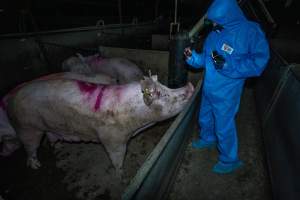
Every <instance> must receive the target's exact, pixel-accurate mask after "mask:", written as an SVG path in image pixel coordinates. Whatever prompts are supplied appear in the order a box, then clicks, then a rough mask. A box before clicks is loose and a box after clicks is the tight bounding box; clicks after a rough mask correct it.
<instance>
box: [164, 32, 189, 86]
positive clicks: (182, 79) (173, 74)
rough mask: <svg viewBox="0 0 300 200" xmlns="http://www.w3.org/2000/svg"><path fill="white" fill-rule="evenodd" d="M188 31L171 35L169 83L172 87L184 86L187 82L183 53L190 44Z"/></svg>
mask: <svg viewBox="0 0 300 200" xmlns="http://www.w3.org/2000/svg"><path fill="white" fill-rule="evenodd" d="M188 36H189V34H188V32H186V31H184V32H179V33H177V34H176V35H175V36H173V37H171V41H170V55H169V70H168V71H169V72H168V85H169V87H170V88H178V87H182V86H184V85H185V84H186V82H187V75H188V73H187V67H186V63H185V59H184V55H183V50H184V48H186V47H187V46H189V37H188Z"/></svg>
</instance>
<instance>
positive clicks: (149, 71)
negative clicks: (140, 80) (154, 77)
mask: <svg viewBox="0 0 300 200" xmlns="http://www.w3.org/2000/svg"><path fill="white" fill-rule="evenodd" d="M148 74H149V77H150V78H151V69H149V70H148Z"/></svg>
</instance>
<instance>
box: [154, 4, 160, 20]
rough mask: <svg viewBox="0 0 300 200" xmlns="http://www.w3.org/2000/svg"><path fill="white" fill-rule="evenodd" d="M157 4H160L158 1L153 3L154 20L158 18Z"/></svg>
mask: <svg viewBox="0 0 300 200" xmlns="http://www.w3.org/2000/svg"><path fill="white" fill-rule="evenodd" d="M159 3H160V0H156V2H155V8H154V9H155V10H154V18H155V19H156V18H157V17H158V8H159Z"/></svg>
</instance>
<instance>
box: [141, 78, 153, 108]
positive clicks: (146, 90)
mask: <svg viewBox="0 0 300 200" xmlns="http://www.w3.org/2000/svg"><path fill="white" fill-rule="evenodd" d="M141 89H142V91H141V92H142V93H143V99H144V102H145V104H146V105H147V106H150V105H151V104H152V102H153V101H154V100H155V98H156V95H155V83H154V82H153V81H152V80H151V79H150V78H147V79H146V80H141Z"/></svg>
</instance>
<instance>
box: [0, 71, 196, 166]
mask: <svg viewBox="0 0 300 200" xmlns="http://www.w3.org/2000/svg"><path fill="white" fill-rule="evenodd" d="M193 91H194V88H193V86H192V84H190V83H188V84H187V85H186V86H185V87H182V88H178V89H169V88H167V87H166V86H164V85H162V84H160V83H159V82H158V81H157V76H152V77H151V78H145V79H143V80H141V81H139V82H132V83H128V84H124V85H103V84H93V83H87V82H84V81H78V80H77V81H75V80H43V81H34V82H31V83H29V84H26V85H25V86H23V87H22V88H20V89H19V90H18V91H17V92H16V93H15V94H14V95H11V96H10V97H9V98H8V99H7V106H6V107H7V113H8V115H9V118H10V120H11V122H12V124H13V126H14V128H15V130H16V132H17V135H18V137H19V139H20V140H21V142H22V143H23V145H24V147H25V150H26V151H27V156H28V159H27V164H28V165H29V166H30V167H32V168H39V167H40V162H39V160H38V158H37V148H38V147H39V144H40V140H41V138H42V136H43V134H44V133H45V132H50V133H51V137H55V138H56V139H58V140H67V141H90V142H101V143H102V144H103V145H104V147H105V149H106V150H107V152H108V154H109V157H110V159H111V161H112V163H113V165H114V167H115V168H116V169H117V170H121V167H122V164H123V160H124V156H125V152H126V145H127V142H128V140H129V139H130V137H132V136H133V135H135V134H136V132H137V131H138V130H140V129H141V128H142V127H145V126H148V125H149V124H153V123H155V122H158V121H162V120H165V119H167V118H170V117H172V116H174V115H176V114H178V113H179V112H180V111H181V110H182V109H183V108H184V106H185V105H186V103H187V102H188V100H189V99H190V97H191V96H192V93H193Z"/></svg>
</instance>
